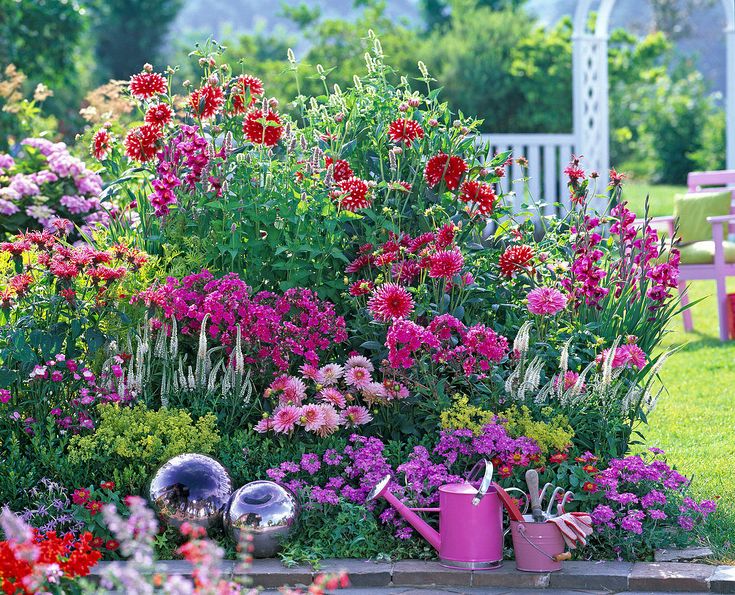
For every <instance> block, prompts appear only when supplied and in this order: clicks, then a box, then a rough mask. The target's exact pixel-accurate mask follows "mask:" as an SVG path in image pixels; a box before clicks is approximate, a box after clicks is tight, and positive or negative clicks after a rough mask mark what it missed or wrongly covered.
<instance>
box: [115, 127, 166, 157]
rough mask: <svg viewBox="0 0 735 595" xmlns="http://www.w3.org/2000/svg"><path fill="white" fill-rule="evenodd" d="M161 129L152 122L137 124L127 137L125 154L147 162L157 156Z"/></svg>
mask: <svg viewBox="0 0 735 595" xmlns="http://www.w3.org/2000/svg"><path fill="white" fill-rule="evenodd" d="M160 138H161V129H160V128H158V127H157V126H152V125H151V124H144V125H143V126H136V127H135V128H131V129H130V130H129V131H128V134H127V136H126V137H125V141H124V144H125V154H126V155H127V156H128V157H130V158H131V159H135V160H137V161H140V162H141V163H145V162H146V161H150V160H151V159H153V157H155V156H156V152H157V151H158V141H159V139H160Z"/></svg>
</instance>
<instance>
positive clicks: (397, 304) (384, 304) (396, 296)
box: [368, 283, 413, 322]
mask: <svg viewBox="0 0 735 595" xmlns="http://www.w3.org/2000/svg"><path fill="white" fill-rule="evenodd" d="M368 310H370V313H371V314H372V315H373V318H375V320H379V321H380V322H390V321H391V320H393V319H394V318H405V317H406V316H408V315H409V314H410V313H411V312H412V311H413V298H412V297H411V294H410V293H409V292H408V290H407V289H406V288H405V287H401V286H400V285H396V284H395V283H384V284H383V285H381V286H380V287H377V288H376V289H375V291H374V292H373V296H372V297H371V298H370V300H369V301H368Z"/></svg>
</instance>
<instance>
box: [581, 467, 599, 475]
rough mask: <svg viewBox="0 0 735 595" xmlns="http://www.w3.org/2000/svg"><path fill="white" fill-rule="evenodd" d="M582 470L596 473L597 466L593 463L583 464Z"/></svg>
mask: <svg viewBox="0 0 735 595" xmlns="http://www.w3.org/2000/svg"><path fill="white" fill-rule="evenodd" d="M582 471H584V472H585V473H589V474H590V475H592V474H593V473H597V467H595V466H594V465H585V466H584V467H582Z"/></svg>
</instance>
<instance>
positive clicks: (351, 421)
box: [340, 405, 373, 427]
mask: <svg viewBox="0 0 735 595" xmlns="http://www.w3.org/2000/svg"><path fill="white" fill-rule="evenodd" d="M372 419H373V416H372V415H370V412H369V411H368V410H367V409H366V408H365V407H362V406H360V405H350V406H349V407H347V408H346V409H345V410H344V411H343V412H342V414H341V415H340V420H341V421H342V423H343V424H344V425H346V426H349V427H355V426H363V425H365V424H366V423H368V422H369V421H372Z"/></svg>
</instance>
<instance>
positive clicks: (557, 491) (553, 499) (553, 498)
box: [542, 487, 564, 518]
mask: <svg viewBox="0 0 735 595" xmlns="http://www.w3.org/2000/svg"><path fill="white" fill-rule="evenodd" d="M563 492H564V488H560V487H556V488H554V491H553V492H551V496H549V505H548V506H547V507H546V518H549V517H551V510H552V509H553V507H554V502H556V498H557V496H558V495H559V494H562V493H563ZM542 493H543V492H542ZM542 502H543V500H542Z"/></svg>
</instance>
